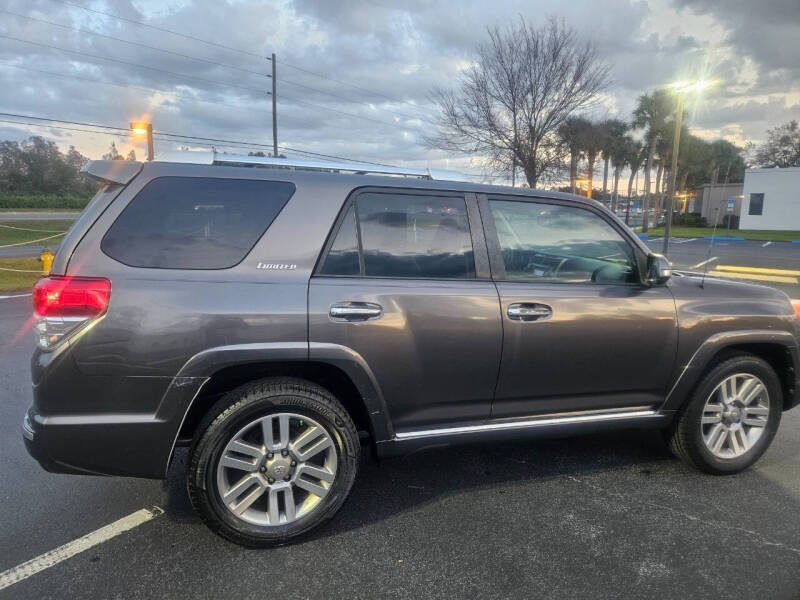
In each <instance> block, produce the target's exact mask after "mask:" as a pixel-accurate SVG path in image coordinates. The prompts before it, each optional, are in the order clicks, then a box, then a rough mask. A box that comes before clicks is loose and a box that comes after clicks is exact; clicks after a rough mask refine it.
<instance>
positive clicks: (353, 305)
mask: <svg viewBox="0 0 800 600" xmlns="http://www.w3.org/2000/svg"><path fill="white" fill-rule="evenodd" d="M329 314H330V317H331V319H333V320H334V321H348V322H358V321H369V320H372V319H380V318H381V317H382V316H383V307H382V306H381V305H380V304H374V303H372V302H337V303H336V304H332V305H331V309H330V313H329Z"/></svg>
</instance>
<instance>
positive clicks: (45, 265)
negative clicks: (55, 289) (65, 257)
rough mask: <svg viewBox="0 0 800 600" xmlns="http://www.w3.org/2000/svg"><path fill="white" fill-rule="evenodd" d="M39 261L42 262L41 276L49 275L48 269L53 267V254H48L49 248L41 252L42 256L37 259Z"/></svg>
mask: <svg viewBox="0 0 800 600" xmlns="http://www.w3.org/2000/svg"><path fill="white" fill-rule="evenodd" d="M39 260H40V261H42V274H43V275H48V274H49V273H50V267H52V266H53V253H52V252H50V248H45V249H44V250H42V255H41V256H40V257H39Z"/></svg>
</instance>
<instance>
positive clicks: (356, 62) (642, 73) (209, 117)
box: [0, 0, 800, 171]
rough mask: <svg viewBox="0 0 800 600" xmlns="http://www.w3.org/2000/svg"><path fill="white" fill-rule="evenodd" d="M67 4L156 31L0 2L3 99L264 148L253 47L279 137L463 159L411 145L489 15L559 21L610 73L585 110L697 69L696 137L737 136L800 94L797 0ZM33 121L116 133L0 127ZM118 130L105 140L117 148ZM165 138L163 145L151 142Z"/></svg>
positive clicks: (431, 161)
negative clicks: (589, 45)
mask: <svg viewBox="0 0 800 600" xmlns="http://www.w3.org/2000/svg"><path fill="white" fill-rule="evenodd" d="M78 2H80V3H83V4H84V5H86V6H90V7H91V8H93V9H95V10H98V11H104V12H111V13H113V14H115V15H118V16H120V17H125V18H126V19H131V20H134V21H141V22H144V23H148V24H150V25H153V26H156V27H159V28H161V30H159V31H156V30H153V29H150V28H147V27H141V26H138V25H136V24H134V23H131V22H128V21H124V20H118V19H114V18H109V17H106V16H103V15H102V14H98V13H96V12H90V11H85V10H81V9H80V8H75V7H73V6H67V5H65V4H63V3H62V2H59V1H58V0H9V1H7V2H6V4H5V5H4V6H3V7H2V10H4V11H7V12H11V13H18V14H20V15H24V16H27V17H29V18H24V17H18V16H13V15H10V14H7V13H0V36H5V37H4V38H3V37H0V86H2V91H0V109H1V110H2V111H3V112H16V113H22V114H31V115H37V116H45V117H52V118H60V119H66V120H71V121H79V122H90V123H103V124H108V125H112V126H116V127H125V126H127V123H128V121H129V120H130V119H131V118H134V117H135V116H137V115H140V114H142V113H145V112H146V113H149V114H151V116H152V120H153V123H154V127H155V129H156V131H168V132H172V133H180V134H184V135H196V136H202V137H212V138H221V139H231V140H243V141H248V142H253V143H262V144H265V145H269V144H271V139H272V131H271V114H270V110H271V100H270V98H269V96H268V94H267V92H268V91H269V90H270V88H271V82H270V80H269V79H268V78H267V77H266V74H268V73H269V70H270V64H269V62H268V61H267V60H266V56H268V55H269V54H271V53H272V52H275V53H276V54H277V56H278V62H277V68H278V99H279V139H280V141H281V143H283V144H285V145H287V146H290V147H295V148H300V149H307V150H310V151H314V152H321V153H325V154H336V155H341V156H348V157H355V158H360V159H363V160H368V161H375V162H394V163H399V164H409V165H414V166H431V167H439V168H468V169H470V170H473V171H476V170H479V169H478V168H477V167H476V166H475V165H474V164H473V162H474V161H472V160H471V159H470V157H463V156H452V155H447V154H446V153H443V152H441V151H437V150H432V149H430V148H427V147H426V146H425V145H424V143H423V137H424V134H426V133H428V132H429V131H430V130H431V128H432V127H433V126H434V125H433V122H434V121H435V118H436V109H435V106H433V105H432V104H431V101H430V96H429V94H430V90H431V89H432V88H433V87H434V86H437V85H444V86H452V85H455V83H456V82H457V81H458V77H459V73H460V70H461V69H463V67H464V66H465V65H468V64H470V62H471V61H472V60H473V59H474V56H475V54H474V50H475V47H476V45H477V44H479V43H481V42H482V41H484V40H485V39H486V29H487V27H493V26H499V27H504V26H506V25H507V24H509V23H512V22H513V21H515V20H516V19H517V18H518V16H519V15H522V16H524V17H525V18H526V19H527V20H528V21H530V22H531V23H533V24H539V23H541V22H542V21H543V20H544V19H545V18H546V17H547V16H548V15H554V16H557V17H560V18H563V19H564V20H565V22H566V23H567V24H568V25H571V26H573V27H575V28H576V30H577V31H578V32H579V34H580V35H581V36H584V37H586V38H589V39H592V40H593V41H594V43H595V44H596V45H597V48H598V52H599V53H600V55H601V57H602V58H603V60H605V61H606V62H607V63H608V64H609V65H610V66H611V72H612V77H613V79H614V85H613V87H611V88H610V89H609V90H608V92H607V94H606V95H605V96H604V97H603V98H602V99H601V102H599V103H598V106H597V107H596V108H595V112H596V113H597V115H598V116H604V115H606V114H613V115H614V116H617V117H620V118H628V116H629V114H630V110H631V109H632V107H633V105H634V103H635V101H636V98H637V97H638V95H639V94H640V93H642V92H643V91H645V90H649V89H652V88H654V87H657V86H659V85H663V84H664V83H666V82H668V81H672V80H674V79H676V78H679V77H682V76H683V75H684V74H686V73H689V74H692V73H693V72H695V71H697V70H698V69H701V70H702V69H705V70H708V71H709V72H713V75H714V77H716V78H718V79H720V80H721V81H724V84H722V85H720V86H718V87H717V88H715V89H714V90H712V91H711V92H709V94H708V96H707V98H706V99H705V100H704V103H703V104H702V105H701V106H700V107H699V109H698V110H697V112H696V113H695V114H694V115H693V117H692V120H691V125H692V126H693V127H694V128H695V129H696V131H698V132H699V133H702V134H704V135H706V134H708V135H715V134H717V133H719V134H720V135H730V132H737V133H736V135H738V136H740V137H741V138H742V139H752V140H759V139H761V137H763V134H764V131H765V129H766V128H767V127H771V126H774V125H776V124H778V123H780V122H784V121H787V120H789V119H790V118H793V117H795V118H796V116H797V112H798V104H800V100H797V98H800V96H799V95H798V90H797V84H796V83H794V82H796V81H798V80H800V78H799V77H798V75H800V61H798V60H797V56H799V55H800V47H798V45H799V44H800V31H798V27H800V22H799V21H800V20H798V19H797V18H796V16H797V12H798V11H797V8H796V0H786V1H785V2H772V3H761V4H758V5H756V4H752V5H751V3H750V2H746V1H745V0H731V1H730V2H726V3H716V2H712V1H711V0H647V1H645V0H574V1H572V2H569V3H565V2H562V1H560V0H541V1H537V2H530V1H529V0H492V1H484V2H462V1H460V0H438V1H437V2H432V1H430V0H408V1H407V2H404V3H402V4H398V3H392V2H390V1H389V0H342V1H340V2H327V1H321V0H294V1H291V0H275V1H272V2H263V1H261V0H224V1H223V0H180V1H176V2H170V3H164V2H160V1H158V0H115V1H113V2H111V1H109V0H106V1H104V2H103V1H99V0H95V1H94V2H91V1H90V0H78ZM48 22H49V23H48ZM54 24H56V25H54ZM58 25H61V26H58ZM76 29H77V30H78V31H76ZM165 30H173V31H179V32H182V33H184V34H186V35H189V36H192V37H194V38H199V39H205V40H211V41H213V42H214V44H204V43H202V42H199V41H197V40H193V39H187V38H185V37H181V36H176V35H172V34H170V33H168V32H167V31H165ZM8 38H16V40H12V39H8ZM113 38H118V39H113ZM18 40H27V42H25V41H18ZM119 40H125V41H119ZM146 46H154V47H158V48H161V49H162V50H163V51H159V50H153V49H150V48H147V47H146ZM223 46H225V47H227V48H225V47H223ZM228 48H232V49H240V50H243V51H245V52H237V51H235V50H231V49H228ZM136 65H146V66H148V67H150V68H143V67H140V66H136ZM34 132H39V133H45V134H47V135H48V136H50V137H56V135H57V139H58V141H59V143H62V144H64V145H67V144H69V143H75V144H76V145H77V146H78V147H79V148H80V149H81V150H82V151H84V152H85V153H87V154H90V155H94V156H97V155H99V154H101V153H102V152H104V151H105V149H106V148H107V146H108V144H109V143H110V141H111V139H114V138H112V137H108V136H104V135H102V134H99V133H94V134H88V133H81V132H67V131H63V130H56V129H49V130H48V129H39V128H36V129H35V128H27V129H26V128H22V129H21V128H17V127H14V126H10V125H8V124H3V123H0V135H2V136H3V137H7V138H14V139H20V138H22V137H25V136H27V135H29V134H30V133H34ZM121 139H122V138H117V145H118V146H120V147H127V146H125V143H124V141H123V142H120V140H121ZM177 145H178V144H177V143H176V144H169V143H167V142H163V141H159V142H158V147H159V148H164V149H168V148H170V147H174V146H177ZM218 146H220V147H222V148H225V146H223V144H218ZM230 149H231V150H234V148H230ZM246 150H247V148H244V149H239V151H246ZM141 154H142V152H141V149H140V150H139V155H141Z"/></svg>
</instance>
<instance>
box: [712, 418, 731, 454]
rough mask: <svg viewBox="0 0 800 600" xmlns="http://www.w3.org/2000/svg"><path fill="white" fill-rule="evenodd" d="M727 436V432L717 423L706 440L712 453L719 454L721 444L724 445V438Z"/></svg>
mask: <svg viewBox="0 0 800 600" xmlns="http://www.w3.org/2000/svg"><path fill="white" fill-rule="evenodd" d="M727 436H728V430H727V429H725V428H724V427H723V426H722V423H718V424H717V425H716V426H715V427H714V428H713V429H712V430H711V435H709V438H708V445H709V447H710V448H711V451H712V452H714V453H717V452H719V450H720V448H722V444H723V443H725V438H726V437H727Z"/></svg>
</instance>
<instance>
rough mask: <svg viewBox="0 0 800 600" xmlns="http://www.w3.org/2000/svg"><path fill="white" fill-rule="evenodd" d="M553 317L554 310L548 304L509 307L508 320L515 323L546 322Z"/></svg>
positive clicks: (522, 304) (524, 304)
mask: <svg viewBox="0 0 800 600" xmlns="http://www.w3.org/2000/svg"><path fill="white" fill-rule="evenodd" d="M552 316H553V309H552V308H550V307H549V306H547V305H546V304H539V303H536V302H531V303H522V302H521V303H518V304H510V305H509V306H508V318H509V319H511V320H513V321H545V320H547V319H549V318H550V317H552Z"/></svg>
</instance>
